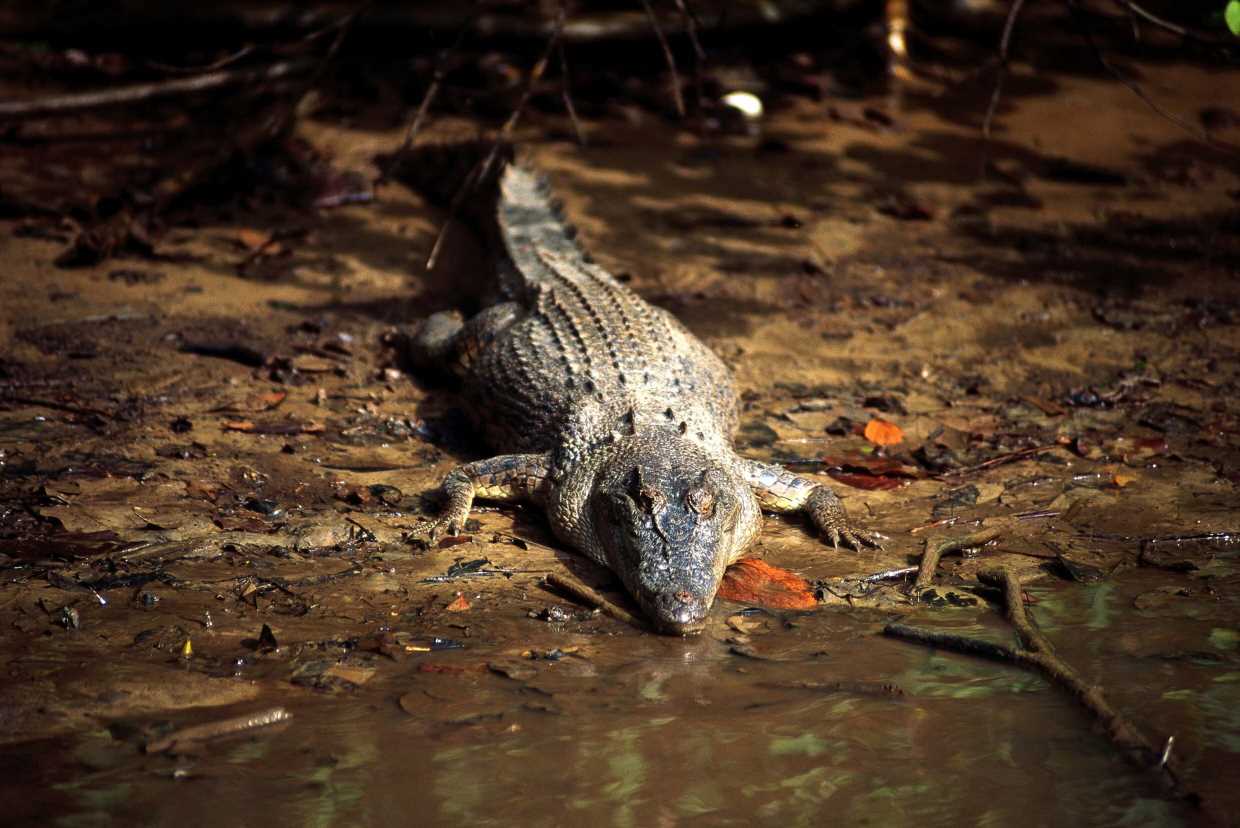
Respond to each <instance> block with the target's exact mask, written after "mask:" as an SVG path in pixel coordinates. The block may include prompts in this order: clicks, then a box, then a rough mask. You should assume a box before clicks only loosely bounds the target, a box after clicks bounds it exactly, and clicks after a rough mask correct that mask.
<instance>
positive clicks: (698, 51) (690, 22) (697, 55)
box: [676, 0, 706, 109]
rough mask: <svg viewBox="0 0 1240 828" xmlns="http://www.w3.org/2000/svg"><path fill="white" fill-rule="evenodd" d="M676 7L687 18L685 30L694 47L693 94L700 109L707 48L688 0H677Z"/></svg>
mask: <svg viewBox="0 0 1240 828" xmlns="http://www.w3.org/2000/svg"><path fill="white" fill-rule="evenodd" d="M676 8H677V9H678V10H679V11H680V16H681V17H683V18H684V19H685V31H686V32H687V33H688V35H689V44H690V45H691V46H692V47H693V96H694V102H695V104H696V106H697V108H698V109H701V108H702V86H703V83H702V64H704V63H705V62H706V50H705V49H703V48H702V43H701V41H700V40H698V25H699V24H698V19H697V15H696V14H694V13H693V9H691V8H689V3H688V0H676Z"/></svg>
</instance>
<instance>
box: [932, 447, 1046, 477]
mask: <svg viewBox="0 0 1240 828" xmlns="http://www.w3.org/2000/svg"><path fill="white" fill-rule="evenodd" d="M1056 448H1062V446H1060V445H1059V444H1058V443H1051V444H1049V445H1045V446H1033V447H1032V448H1027V449H1019V450H1018V451H1009V452H1008V453H1007V454H1000V455H999V456H998V457H992V458H990V459H989V460H985V461H983V462H981V463H978V464H977V465H975V466H965V467H964V468H962V469H952V470H951V471H945V472H943V473H942V474H940V475H938V477H939V478H940V479H942V478H944V477H959V476H960V475H965V474H972V473H973V472H977V471H981V470H982V469H988V468H990V467H991V466H1001V465H1003V464H1004V463H1011V462H1012V461H1013V460H1019V459H1021V458H1022V457H1028V456H1029V455H1030V454H1037V453H1039V452H1042V451H1050V450H1051V449H1056Z"/></svg>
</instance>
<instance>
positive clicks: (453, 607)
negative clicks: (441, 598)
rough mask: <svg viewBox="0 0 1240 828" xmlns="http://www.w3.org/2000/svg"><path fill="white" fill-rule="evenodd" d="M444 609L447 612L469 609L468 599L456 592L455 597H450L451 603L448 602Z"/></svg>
mask: <svg viewBox="0 0 1240 828" xmlns="http://www.w3.org/2000/svg"><path fill="white" fill-rule="evenodd" d="M444 609H445V610H447V611H448V612H464V611H465V610H467V609H469V599H468V598H466V597H465V596H464V595H462V594H461V593H459V592H458V593H457V594H456V597H455V598H453V599H452V603H450V604H448V606H446V607H444Z"/></svg>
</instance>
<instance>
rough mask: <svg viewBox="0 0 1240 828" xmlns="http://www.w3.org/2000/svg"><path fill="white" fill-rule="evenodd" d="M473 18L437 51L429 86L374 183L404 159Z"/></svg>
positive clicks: (471, 25) (391, 171)
mask: <svg viewBox="0 0 1240 828" xmlns="http://www.w3.org/2000/svg"><path fill="white" fill-rule="evenodd" d="M473 23H474V18H473V17H469V18H467V19H466V20H465V22H464V23H462V24H461V28H460V29H459V30H458V31H457V33H456V37H455V38H453V40H452V45H451V46H449V47H448V48H447V49H444V50H443V51H442V52H440V53H439V59H438V60H436V61H435V74H434V75H433V76H432V77H431V83H430V86H428V87H426V93H425V94H424V95H423V96H422V102H421V103H420V104H418V108H417V111H416V112H415V113H414V116H413V118H411V119H410V121H409V126H408V127H407V128H406V129H405V138H404V140H403V141H401V142H400V146H399V147H398V148H397V150H396V152H394V153H392V160H391V161H390V162H388V164H387V167H386V168H385V169H384V170H383V171H382V172H381V173H380V174H379V178H378V180H377V181H376V182H375V183H376V184H382V183H384V182H385V181H387V180H388V179H389V178H391V177H392V175H393V174H395V172H396V170H397V169H399V167H400V165H401V162H402V161H404V159H405V154H406V153H408V152H409V150H410V148H412V147H413V142H414V141H416V140H417V137H418V132H419V131H421V129H422V122H423V121H424V120H426V114H427V113H428V112H430V109H431V104H433V103H434V102H435V98H436V97H437V96H438V95H439V87H440V86H441V85H442V84H443V79H444V76H445V75H447V74H448V61H449V60H450V59H451V57H452V56H453V55H454V54H456V52H457V50H458V49H460V48H461V44H462V43H464V42H465V35H466V33H468V32H469V30H470V29H471V28H472V27H473Z"/></svg>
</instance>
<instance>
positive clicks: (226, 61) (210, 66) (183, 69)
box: [143, 43, 254, 75]
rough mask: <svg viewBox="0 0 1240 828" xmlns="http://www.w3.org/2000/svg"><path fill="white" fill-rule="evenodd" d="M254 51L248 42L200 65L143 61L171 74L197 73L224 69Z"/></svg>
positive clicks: (153, 67) (151, 66)
mask: <svg viewBox="0 0 1240 828" xmlns="http://www.w3.org/2000/svg"><path fill="white" fill-rule="evenodd" d="M253 53H254V44H253V43H247V44H246V45H244V46H242V47H241V48H240V49H238V50H237V51H235V52H233V53H232V54H230V55H225V56H224V57H222V58H220V59H219V60H215V61H212V62H211V63H206V64H201V65H199V66H173V65H172V64H171V63H160V62H159V61H156V60H146V61H143V63H145V64H146V65H147V66H149V67H150V68H152V69H156V70H158V71H160V72H167V73H168V74H170V75H197V74H199V73H201V72H214V71H216V70H218V69H223V68H224V67H225V66H231V65H232V64H234V63H236V62H237V61H239V60H241V59H242V58H244V57H248V56H249V55H251V54H253Z"/></svg>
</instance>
